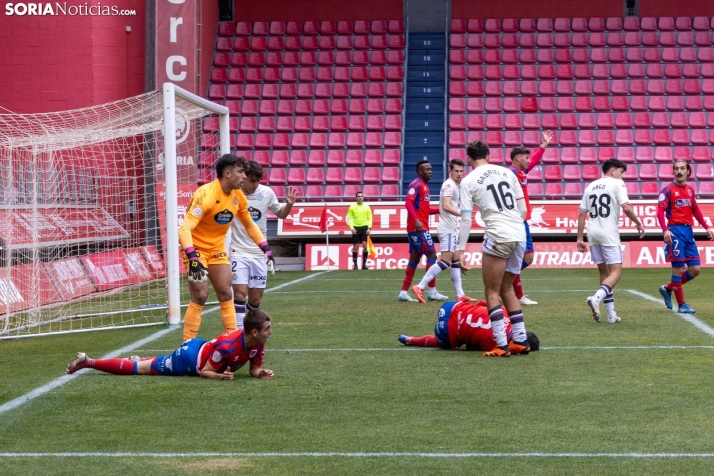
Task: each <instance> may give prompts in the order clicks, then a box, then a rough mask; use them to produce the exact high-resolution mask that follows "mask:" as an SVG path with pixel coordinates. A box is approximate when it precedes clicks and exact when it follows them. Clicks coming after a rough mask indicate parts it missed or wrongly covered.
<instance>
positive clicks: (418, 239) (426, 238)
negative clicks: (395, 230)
mask: <svg viewBox="0 0 714 476" xmlns="http://www.w3.org/2000/svg"><path fill="white" fill-rule="evenodd" d="M407 236H408V237H409V253H421V254H424V253H429V252H434V253H436V247H434V240H433V239H432V238H431V234H430V233H429V232H428V231H408V232H407Z"/></svg>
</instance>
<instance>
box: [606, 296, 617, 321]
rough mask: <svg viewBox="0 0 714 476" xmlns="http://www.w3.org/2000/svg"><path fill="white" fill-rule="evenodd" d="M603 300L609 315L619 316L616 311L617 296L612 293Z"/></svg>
mask: <svg viewBox="0 0 714 476" xmlns="http://www.w3.org/2000/svg"><path fill="white" fill-rule="evenodd" d="M603 302H604V303H605V309H606V310H607V315H608V317H615V316H617V313H616V312H615V297H614V296H613V295H612V293H610V294H608V295H607V296H605V299H604V300H603Z"/></svg>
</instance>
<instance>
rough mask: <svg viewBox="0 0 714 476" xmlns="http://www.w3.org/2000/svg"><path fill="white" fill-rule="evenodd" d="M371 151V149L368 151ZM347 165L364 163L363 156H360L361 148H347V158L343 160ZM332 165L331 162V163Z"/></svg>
mask: <svg viewBox="0 0 714 476" xmlns="http://www.w3.org/2000/svg"><path fill="white" fill-rule="evenodd" d="M368 152H371V151H368ZM345 162H346V163H347V165H363V164H364V157H363V156H362V151H361V150H348V151H347V158H346V160H345ZM331 165H333V164H331Z"/></svg>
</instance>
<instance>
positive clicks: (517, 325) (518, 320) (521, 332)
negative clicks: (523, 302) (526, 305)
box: [508, 309, 528, 342]
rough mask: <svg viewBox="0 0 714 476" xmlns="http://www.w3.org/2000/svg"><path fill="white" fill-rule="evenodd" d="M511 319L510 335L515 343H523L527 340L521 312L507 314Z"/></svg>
mask: <svg viewBox="0 0 714 476" xmlns="http://www.w3.org/2000/svg"><path fill="white" fill-rule="evenodd" d="M508 315H509V316H510V317H511V335H512V337H513V340H514V341H515V342H524V341H527V340H528V336H526V324H525V322H523V311H522V310H520V309H519V310H517V311H513V312H509V313H508Z"/></svg>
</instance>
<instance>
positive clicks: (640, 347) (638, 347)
mask: <svg viewBox="0 0 714 476" xmlns="http://www.w3.org/2000/svg"><path fill="white" fill-rule="evenodd" d="M424 349H426V350H429V349H431V350H441V349H439V348H437V347H420V346H416V345H413V346H402V347H372V348H370V347H364V348H337V347H335V348H324V349H265V352H395V351H396V352H401V351H405V350H424ZM575 349H577V350H648V349H666V350H672V349H714V345H609V346H587V347H581V346H562V347H561V346H558V347H541V348H540V350H575ZM134 351H135V352H146V353H150V352H173V351H174V349H134ZM460 351H461V352H465V350H464V349H461V350H460Z"/></svg>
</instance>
